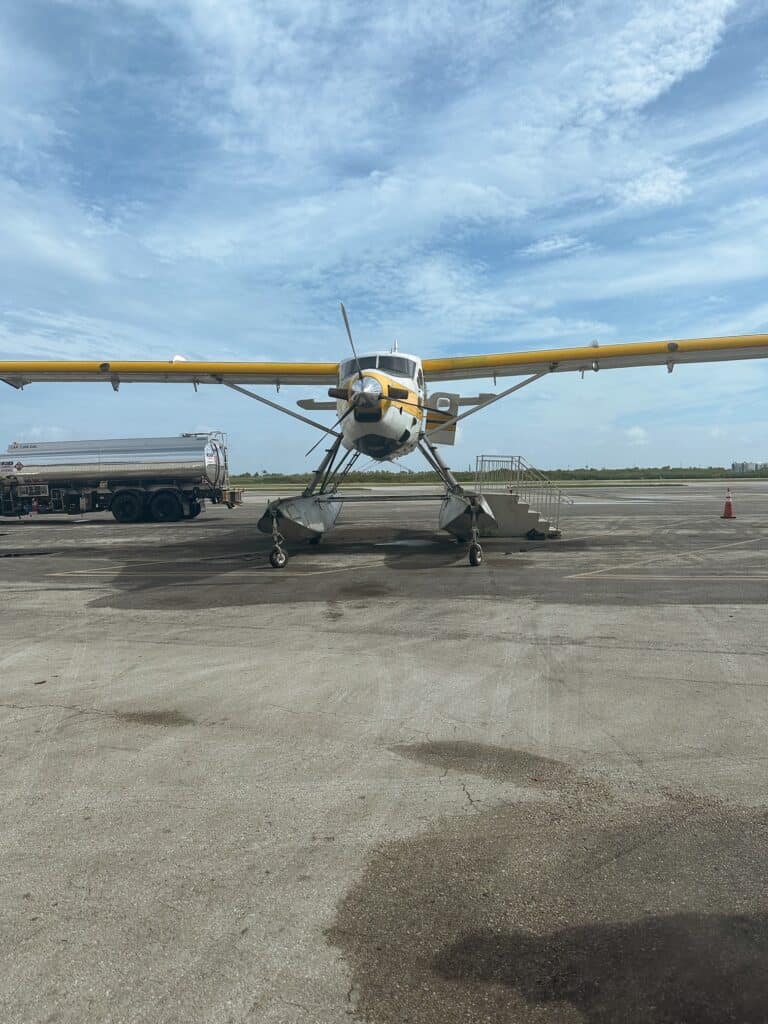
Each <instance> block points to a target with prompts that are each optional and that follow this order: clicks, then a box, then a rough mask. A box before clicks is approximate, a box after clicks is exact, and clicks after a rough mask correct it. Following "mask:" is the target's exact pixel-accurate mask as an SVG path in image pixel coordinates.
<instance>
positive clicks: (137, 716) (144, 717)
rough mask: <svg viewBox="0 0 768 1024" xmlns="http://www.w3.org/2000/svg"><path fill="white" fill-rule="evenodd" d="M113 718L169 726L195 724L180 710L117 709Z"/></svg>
mask: <svg viewBox="0 0 768 1024" xmlns="http://www.w3.org/2000/svg"><path fill="white" fill-rule="evenodd" d="M115 718H117V719H119V720H120V721H121V722H127V723H128V724H129V725H159V726H166V727H169V728H170V727H174V728H178V727H180V726H184V725H196V724H197V723H196V722H195V720H194V718H190V717H189V716H188V715H185V714H183V713H182V712H181V711H118V712H116V713H115Z"/></svg>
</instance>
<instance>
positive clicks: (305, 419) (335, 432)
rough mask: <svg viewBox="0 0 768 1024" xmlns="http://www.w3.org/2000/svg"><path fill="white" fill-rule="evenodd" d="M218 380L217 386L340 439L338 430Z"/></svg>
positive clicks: (251, 392) (246, 389)
mask: <svg viewBox="0 0 768 1024" xmlns="http://www.w3.org/2000/svg"><path fill="white" fill-rule="evenodd" d="M217 379H218V380H219V384H223V385H224V387H225V388H232V390H233V391H239V392H240V394H241V395H247V396H248V398H253V399H255V400H256V401H257V402H263V403H264V405H268V406H269V407H270V409H277V411H278V412H284V413H285V415H286V416H292V417H293V418H294V419H295V420H301V422H302V423H308V424H309V425H310V427H314V428H315V429H316V430H322V431H323V433H325V434H332V435H333V436H334V437H341V434H340V433H339V432H338V430H332V429H331V428H330V427H326V426H325V425H324V424H322V423H318V422H317V420H311V419H310V418H309V416H302V415H301V413H298V412H294V411H293V409H286V408H285V406H284V405H278V403H277V402H271V401H270V400H269V399H268V398H264V396H263V395H257V394H256V393H255V392H254V391H249V390H248V388H243V387H241V386H240V385H239V384H230V383H229V382H228V381H226V380H221V379H220V378H217Z"/></svg>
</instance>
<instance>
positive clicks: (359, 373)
mask: <svg viewBox="0 0 768 1024" xmlns="http://www.w3.org/2000/svg"><path fill="white" fill-rule="evenodd" d="M339 305H340V306H341V315H342V316H343V317H344V326H345V327H346V328H347V337H348V338H349V347H350V348H351V349H352V355H353V356H354V357H355V362H356V363H357V376H358V377H359V378H360V380H362V379H363V371H362V369H361V368H360V360H359V359H358V358H357V350H356V348H355V343H354V341H353V340H352V328H351V327H350V326H349V317H348V316H347V311H346V309H345V308H344V303H343V302H340V303H339Z"/></svg>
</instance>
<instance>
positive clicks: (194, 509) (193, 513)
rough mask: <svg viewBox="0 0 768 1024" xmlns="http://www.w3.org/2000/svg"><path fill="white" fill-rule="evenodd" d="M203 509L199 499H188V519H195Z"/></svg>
mask: <svg viewBox="0 0 768 1024" xmlns="http://www.w3.org/2000/svg"><path fill="white" fill-rule="evenodd" d="M202 511H203V506H202V505H201V504H200V502H199V501H190V503H189V515H188V516H187V518H188V519H197V517H198V516H199V515H200V513H201V512H202Z"/></svg>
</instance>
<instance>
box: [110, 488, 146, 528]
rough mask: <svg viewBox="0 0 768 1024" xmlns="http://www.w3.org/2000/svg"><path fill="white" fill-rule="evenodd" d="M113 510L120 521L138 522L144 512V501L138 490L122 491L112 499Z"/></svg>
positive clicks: (113, 513)
mask: <svg viewBox="0 0 768 1024" xmlns="http://www.w3.org/2000/svg"><path fill="white" fill-rule="evenodd" d="M111 512H112V515H113V516H114V517H115V519H116V520H117V521H118V523H138V521H139V520H140V519H141V518H142V516H143V514H144V501H143V499H142V496H141V495H140V494H137V493H136V491H120V493H119V494H116V495H115V497H114V498H113V499H112V505H111Z"/></svg>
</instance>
